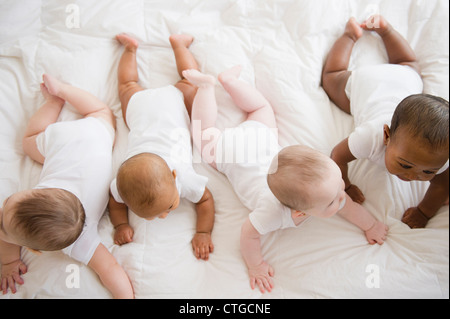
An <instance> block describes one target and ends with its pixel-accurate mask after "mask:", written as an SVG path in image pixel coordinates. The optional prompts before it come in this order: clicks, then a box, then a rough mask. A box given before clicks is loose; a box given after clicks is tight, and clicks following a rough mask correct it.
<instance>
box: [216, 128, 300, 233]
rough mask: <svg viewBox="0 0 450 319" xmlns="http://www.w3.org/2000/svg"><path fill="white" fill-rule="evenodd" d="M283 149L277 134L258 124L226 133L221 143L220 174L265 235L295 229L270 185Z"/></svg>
mask: <svg viewBox="0 0 450 319" xmlns="http://www.w3.org/2000/svg"><path fill="white" fill-rule="evenodd" d="M280 149H281V147H280V146H279V144H278V141H277V138H276V135H275V134H274V132H273V131H272V130H271V129H270V128H268V127H267V126H266V125H264V124H262V123H260V122H257V121H245V122H243V123H242V124H240V125H239V126H237V127H236V128H231V129H226V130H224V131H223V133H222V135H221V137H220V138H219V140H218V143H217V148H216V159H215V161H216V165H217V170H218V171H220V172H221V173H223V174H225V175H226V176H227V177H228V180H229V181H230V183H231V185H232V186H233V189H234V191H235V193H236V194H237V196H238V197H239V199H240V200H241V202H242V203H243V204H244V205H245V206H246V207H247V208H248V209H249V210H251V211H252V212H251V213H250V215H249V218H250V221H251V223H252V225H253V227H255V229H256V230H257V231H258V233H260V234H261V235H263V234H267V233H269V232H272V231H275V230H278V229H283V228H287V227H295V223H294V221H293V219H292V214H291V210H290V209H289V208H288V207H286V206H284V205H283V204H281V203H280V201H279V200H278V199H277V198H276V197H275V196H274V195H273V193H272V192H271V190H270V188H269V185H268V184H267V173H268V171H269V167H270V164H271V162H272V159H273V158H274V157H275V156H276V155H277V154H278V152H279V151H280Z"/></svg>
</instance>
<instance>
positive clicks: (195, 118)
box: [183, 70, 220, 167]
mask: <svg viewBox="0 0 450 319" xmlns="http://www.w3.org/2000/svg"><path fill="white" fill-rule="evenodd" d="M183 76H184V77H185V78H186V79H187V80H188V81H189V82H191V83H192V84H194V85H195V86H197V87H198V89H197V94H196V95H195V97H194V100H193V103H192V115H191V123H192V137H193V143H194V145H195V146H196V147H197V148H198V149H199V150H200V152H201V154H202V158H203V159H204V160H205V161H206V162H207V163H209V164H211V165H212V166H213V167H216V166H215V162H214V160H215V148H216V143H217V141H218V138H219V134H220V131H219V130H218V129H216V127H215V125H216V119H217V103H216V96H215V91H214V83H215V80H214V78H213V77H212V76H211V75H206V74H203V73H200V72H199V71H197V70H185V71H183Z"/></svg>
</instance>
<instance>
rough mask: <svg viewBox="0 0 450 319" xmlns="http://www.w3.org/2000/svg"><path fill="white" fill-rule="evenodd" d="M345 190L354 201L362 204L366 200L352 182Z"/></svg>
mask: <svg viewBox="0 0 450 319" xmlns="http://www.w3.org/2000/svg"><path fill="white" fill-rule="evenodd" d="M345 191H346V193H347V194H348V196H350V198H351V199H352V200H353V201H354V202H355V203H358V204H362V203H364V201H365V200H366V198H365V197H364V194H363V192H362V191H361V190H360V189H359V187H358V186H356V185H354V184H351V185H350V186H349V187H347V188H346V190H345Z"/></svg>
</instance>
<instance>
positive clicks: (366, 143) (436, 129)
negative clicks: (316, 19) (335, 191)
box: [322, 15, 449, 228]
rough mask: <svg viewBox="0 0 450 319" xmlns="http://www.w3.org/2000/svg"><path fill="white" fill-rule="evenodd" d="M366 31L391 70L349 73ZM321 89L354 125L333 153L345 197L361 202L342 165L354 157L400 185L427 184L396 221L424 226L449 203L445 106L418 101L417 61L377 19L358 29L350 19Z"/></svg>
mask: <svg viewBox="0 0 450 319" xmlns="http://www.w3.org/2000/svg"><path fill="white" fill-rule="evenodd" d="M373 21H375V22H376V23H372V22H373ZM369 22H371V23H369ZM372 25H377V28H375V29H374V31H375V32H377V34H379V35H380V37H381V39H382V40H383V42H384V44H385V47H386V50H387V54H388V57H389V63H390V64H382V65H374V66H367V67H362V68H360V69H357V70H355V71H353V72H351V71H348V70H347V69H348V65H349V60H350V56H351V53H352V49H353V46H354V44H355V42H356V41H357V40H358V39H359V38H360V37H361V36H362V35H363V30H372V28H369V27H368V26H372ZM322 84H323V88H324V89H325V91H326V92H327V94H328V95H329V97H330V99H331V100H332V101H333V102H334V103H335V104H336V105H337V106H338V107H339V108H341V109H342V110H343V111H345V112H346V113H349V114H352V115H353V117H354V121H355V127H356V129H355V131H354V132H352V133H351V134H350V136H349V137H348V138H346V139H344V140H343V141H342V142H340V143H339V144H338V145H336V146H335V148H334V149H333V151H332V154H331V157H332V158H333V160H334V161H335V162H336V163H337V164H338V166H339V167H340V168H341V171H342V174H343V179H344V182H345V190H346V192H347V193H348V194H349V195H350V197H351V198H352V199H353V200H354V201H356V202H358V203H362V202H364V200H365V198H364V195H363V194H362V192H361V191H360V189H359V188H358V187H357V186H355V185H353V184H351V182H350V180H349V178H348V175H347V170H348V163H349V162H351V161H353V160H355V159H358V158H368V159H370V160H371V161H373V162H375V163H377V164H379V165H380V166H382V167H385V168H386V169H387V171H388V172H389V173H390V174H393V175H396V176H397V177H398V178H400V179H401V180H403V181H412V180H419V181H430V182H431V183H430V187H429V188H428V191H427V193H426V194H425V197H424V198H423V200H422V201H421V202H420V203H419V204H418V205H417V207H411V208H409V209H407V210H406V212H405V213H404V215H403V218H402V221H403V222H404V223H406V224H408V225H409V226H410V227H411V228H419V227H425V225H426V224H427V222H428V220H429V219H430V218H432V217H433V216H434V215H435V214H436V212H437V211H438V210H439V208H440V207H441V206H443V205H444V204H445V202H446V201H448V192H449V174H448V152H449V115H448V101H446V100H444V99H442V98H439V97H436V96H432V95H427V94H422V89H423V84H422V80H421V78H420V75H419V68H418V62H417V61H416V56H415V54H414V52H413V50H412V49H411V47H410V46H409V44H408V43H407V41H406V40H405V39H404V38H403V37H402V36H401V35H400V34H399V33H398V32H397V31H396V30H394V29H393V27H392V26H391V25H390V24H389V23H388V22H387V21H386V20H385V19H384V18H383V17H382V16H379V15H376V16H373V17H371V18H370V19H369V20H367V21H366V22H364V23H362V24H361V25H359V24H358V23H357V22H356V20H355V19H354V18H351V19H350V20H349V21H348V22H347V25H346V28H345V32H344V34H343V35H342V36H341V37H340V38H339V39H338V40H337V41H336V43H335V44H334V46H333V47H332V49H331V51H330V53H329V55H328V58H327V61H326V63H325V67H324V70H323V76H322Z"/></svg>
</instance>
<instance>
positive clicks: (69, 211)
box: [11, 188, 85, 251]
mask: <svg viewBox="0 0 450 319" xmlns="http://www.w3.org/2000/svg"><path fill="white" fill-rule="evenodd" d="M13 209H14V210H15V213H14V215H13V216H14V217H13V218H12V219H11V225H12V226H13V227H15V228H16V231H17V234H19V235H20V236H21V239H22V242H21V244H22V245H23V246H26V247H28V248H32V249H35V250H44V251H53V250H60V249H63V248H66V247H67V246H70V245H71V244H72V243H73V242H75V240H77V238H78V237H79V236H80V234H81V231H82V230H83V226H84V221H85V212H84V208H83V205H82V204H81V202H80V200H79V199H78V197H76V196H75V195H74V194H72V193H71V192H68V191H66V190H63V189H59V188H47V189H33V190H32V192H31V196H27V198H24V199H22V200H21V201H18V202H17V203H16V204H15V205H14V208H13Z"/></svg>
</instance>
